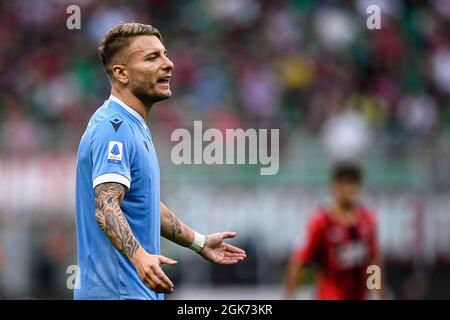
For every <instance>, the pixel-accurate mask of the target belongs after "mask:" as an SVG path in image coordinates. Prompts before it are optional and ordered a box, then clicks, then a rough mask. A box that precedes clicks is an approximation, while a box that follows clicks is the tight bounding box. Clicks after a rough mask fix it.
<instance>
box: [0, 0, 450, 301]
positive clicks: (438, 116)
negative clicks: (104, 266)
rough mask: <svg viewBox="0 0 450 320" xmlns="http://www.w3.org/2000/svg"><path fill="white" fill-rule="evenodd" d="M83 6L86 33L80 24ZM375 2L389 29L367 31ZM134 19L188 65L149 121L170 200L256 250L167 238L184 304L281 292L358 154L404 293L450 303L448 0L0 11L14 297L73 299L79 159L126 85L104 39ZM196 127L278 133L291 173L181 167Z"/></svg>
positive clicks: (180, 66)
mask: <svg viewBox="0 0 450 320" xmlns="http://www.w3.org/2000/svg"><path fill="white" fill-rule="evenodd" d="M71 4H77V5H78V6H79V7H80V9H81V29H80V30H76V29H75V30H69V29H68V28H67V27H66V20H67V18H68V17H69V14H67V13H66V9H67V7H68V6H69V5H71ZM372 4H375V5H378V6H379V7H380V8H381V29H380V30H369V29H368V28H367V26H366V20H367V18H368V17H369V14H368V13H367V12H366V9H367V7H368V6H369V5H372ZM129 21H137V22H143V23H148V24H152V25H154V26H156V27H157V28H158V29H159V30H160V31H161V32H162V34H163V37H164V38H165V46H166V48H167V49H168V52H169V57H170V58H171V59H172V60H173V61H174V63H175V70H174V77H173V78H172V84H171V87H172V92H173V97H172V98H171V99H170V100H168V101H165V102H163V103H159V104H157V105H156V106H155V107H154V109H153V110H152V112H151V115H150V118H151V119H150V121H149V125H150V127H151V130H152V132H153V140H154V143H155V145H156V147H157V150H158V156H159V161H160V166H161V188H162V191H161V197H162V200H163V201H164V202H165V203H166V204H167V205H168V206H169V207H170V208H172V209H173V211H174V212H176V213H177V215H178V216H179V217H180V218H181V219H182V220H183V221H185V222H186V223H188V224H190V225H192V226H193V227H194V228H195V229H197V230H198V231H200V232H203V233H207V232H208V233H209V232H215V231H222V230H226V229H230V230H233V231H236V232H238V237H237V238H236V239H235V240H233V241H232V243H233V244H236V245H239V246H242V247H244V248H245V249H246V250H247V255H248V258H247V260H246V262H245V263H242V264H240V265H236V266H233V267H220V266H213V265H211V264H208V263H206V262H204V261H203V260H202V259H201V258H200V257H197V256H196V255H195V254H194V253H192V252H191V251H189V250H186V249H183V248H180V247H177V246H176V245H174V244H172V243H169V242H167V241H164V242H163V247H162V252H163V254H164V255H166V256H169V257H171V258H174V259H177V260H178V261H179V263H178V265H177V266H176V267H172V268H166V269H165V270H166V272H167V273H168V275H169V276H170V277H171V279H172V280H173V281H174V283H175V288H176V290H175V294H174V295H173V296H171V297H170V299H181V298H190V299H196V298H199V299H208V298H209V299H210V298H224V299H240V298H247V299H258V298H264V299H280V298H281V297H282V296H281V279H282V274H283V271H284V267H285V264H286V261H287V259H288V256H289V254H290V251H291V249H292V244H293V242H294V240H295V238H296V237H297V236H300V237H301V236H302V235H303V233H304V232H305V229H304V225H305V222H306V221H307V219H308V217H309V216H310V215H311V213H312V212H313V210H314V209H316V208H317V207H318V205H319V204H320V203H323V202H326V201H328V200H329V195H328V191H329V189H328V184H329V173H330V166H331V165H332V164H333V163H334V162H335V161H337V160H342V159H353V160H355V159H356V160H357V161H358V162H360V163H361V164H362V166H363V167H364V169H365V173H366V179H365V186H364V190H363V195H362V198H363V200H364V201H365V202H366V203H367V204H368V205H369V206H370V207H371V208H372V209H373V210H374V211H375V212H376V216H377V219H378V227H379V230H378V234H379V241H380V247H381V252H382V257H383V260H384V262H385V267H386V269H385V275H386V280H387V283H386V286H387V288H386V291H387V292H388V297H390V298H393V299H422V298H426V299H428V298H447V299H448V298H450V286H449V284H450V232H449V230H450V42H449V40H450V37H449V35H450V34H449V33H450V28H449V26H450V1H449V0H431V1H426V2H425V1H418V0H417V1H413V0H408V1H406V0H405V1H397V0H396V1H389V0H384V1H383V0H371V1H370V0H354V1H348V0H346V1H343V0H342V1H325V0H321V1H313V0H304V1H300V0H298V1H295V0H288V1H281V0H276V1H262V0H227V1H221V0H204V1H172V0H170V1H169V0H156V1H143V0H138V1H133V2H132V4H131V3H130V1H105V0H95V1H94V0H75V1H74V0H45V1H33V0H18V1H0V70H1V73H0V177H1V179H0V298H9V299H17V298H18V299H35V298H41V299H42V298H43V299H46V298H61V299H71V297H72V290H70V289H68V287H67V281H68V278H69V277H70V275H71V272H70V269H69V273H68V268H69V266H71V265H75V264H76V234H75V211H74V190H75V179H74V174H75V157H76V151H77V146H78V142H79V139H80V137H81V134H82V132H83V131H84V129H85V127H86V125H87V122H88V119H89V118H90V116H91V115H92V113H93V112H94V111H95V110H96V108H98V107H99V106H100V105H101V104H102V103H103V102H104V100H105V99H107V97H108V96H109V90H110V85H109V81H108V80H107V77H106V75H105V74H104V72H103V70H102V67H101V62H100V59H99V57H98V54H97V45H98V42H99V40H100V39H101V37H102V36H103V35H104V33H105V32H106V31H107V30H108V29H109V28H110V27H112V26H114V25H115V24H117V23H119V22H129ZM194 120H202V121H203V127H204V128H207V127H210V128H219V129H221V130H224V129H225V128H267V129H270V128H278V129H280V169H279V172H278V174H277V175H273V176H261V175H259V165H213V166H208V165H179V166H177V165H174V164H173V163H172V161H171V158H170V152H171V149H172V147H173V146H174V142H171V140H170V135H171V133H172V132H173V130H174V129H176V128H187V129H192V127H193V121H194ZM310 278H311V277H308V276H306V277H305V280H304V283H303V285H302V287H301V289H299V293H298V294H299V297H300V298H306V299H309V298H311V297H312V288H313V287H312V286H311V285H312V282H311V280H310ZM69 280H70V279H69Z"/></svg>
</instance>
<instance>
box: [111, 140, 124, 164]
mask: <svg viewBox="0 0 450 320" xmlns="http://www.w3.org/2000/svg"><path fill="white" fill-rule="evenodd" d="M122 153H123V144H122V142H118V141H110V142H109V144H108V163H117V164H121V163H122Z"/></svg>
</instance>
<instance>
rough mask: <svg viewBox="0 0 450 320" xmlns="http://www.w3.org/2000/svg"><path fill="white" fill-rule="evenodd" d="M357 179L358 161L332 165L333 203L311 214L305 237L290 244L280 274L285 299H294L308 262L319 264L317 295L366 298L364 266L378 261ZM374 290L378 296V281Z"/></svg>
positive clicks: (370, 218)
mask: <svg viewBox="0 0 450 320" xmlns="http://www.w3.org/2000/svg"><path fill="white" fill-rule="evenodd" d="M361 182H362V171H361V169H360V168H359V167H358V166H357V165H354V164H351V163H345V164H344V163H340V164H338V165H336V167H335V168H334V170H333V177H332V183H331V189H332V194H333V198H334V199H333V202H332V203H331V204H330V205H328V206H323V207H320V208H319V209H318V210H317V211H316V212H315V213H314V214H313V215H312V217H311V218H310V221H309V223H308V226H307V232H306V240H305V241H304V242H302V243H298V244H297V245H296V247H295V248H294V250H293V252H292V255H291V257H290V260H289V263H288V266H287V270H286V274H285V283H284V285H285V298H287V299H289V298H292V297H293V294H294V292H295V288H296V286H297V280H298V278H299V275H300V273H301V271H302V269H303V268H304V266H305V265H307V264H309V263H312V262H315V263H317V265H318V267H319V268H318V270H317V271H318V274H317V283H316V286H317V287H316V291H317V292H316V298H317V299H321V300H329V299H332V300H344V299H350V300H359V299H367V298H369V296H368V293H369V292H368V291H369V290H368V287H367V279H368V277H369V276H370V274H368V273H367V267H368V266H369V265H378V266H379V267H380V268H381V264H380V260H379V253H378V244H377V235H376V223H375V218H374V216H373V214H372V213H371V212H370V211H369V210H368V209H367V208H365V207H364V206H363V205H362V204H361V203H359V202H358V194H359V190H360V186H361ZM380 270H381V269H380ZM380 277H381V275H380ZM375 293H376V295H377V296H378V298H380V299H382V298H383V292H382V285H381V288H380V289H379V290H375Z"/></svg>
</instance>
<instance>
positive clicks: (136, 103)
mask: <svg viewBox="0 0 450 320" xmlns="http://www.w3.org/2000/svg"><path fill="white" fill-rule="evenodd" d="M111 94H112V95H113V96H115V97H116V98H119V99H120V100H122V101H123V103H125V104H126V105H127V106H129V107H130V108H131V109H133V110H134V111H136V112H137V113H138V114H139V115H140V116H141V117H142V118H143V119H144V120H145V121H147V118H148V115H149V113H150V109H151V107H152V105H153V104H152V105H148V106H147V105H145V104H144V103H143V102H142V101H141V100H139V99H138V98H137V97H136V96H135V95H133V94H132V93H131V92H129V91H126V90H124V91H122V90H117V89H115V88H112V89H111Z"/></svg>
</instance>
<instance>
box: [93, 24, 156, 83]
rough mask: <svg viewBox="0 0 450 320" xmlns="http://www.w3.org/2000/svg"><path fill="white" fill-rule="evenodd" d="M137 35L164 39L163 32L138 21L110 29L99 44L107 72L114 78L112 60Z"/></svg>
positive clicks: (99, 50)
mask: <svg viewBox="0 0 450 320" xmlns="http://www.w3.org/2000/svg"><path fill="white" fill-rule="evenodd" d="M136 36H155V37H157V38H158V39H159V40H160V41H162V40H163V39H162V36H161V33H160V32H159V30H158V29H156V28H155V27H153V26H151V25H149V24H142V23H136V22H129V23H122V24H119V25H117V26H115V27H114V28H112V29H111V30H109V31H108V32H107V33H106V34H105V36H104V37H103V39H102V40H101V41H100V44H99V46H98V52H99V54H100V58H101V59H102V63H103V69H104V70H105V72H106V74H107V75H108V76H109V77H110V79H112V78H113V74H112V69H111V67H112V61H113V60H114V57H116V56H117V54H119V53H120V52H121V51H122V50H123V49H125V48H127V47H128V46H129V45H130V43H131V41H130V40H131V38H133V37H136Z"/></svg>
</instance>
